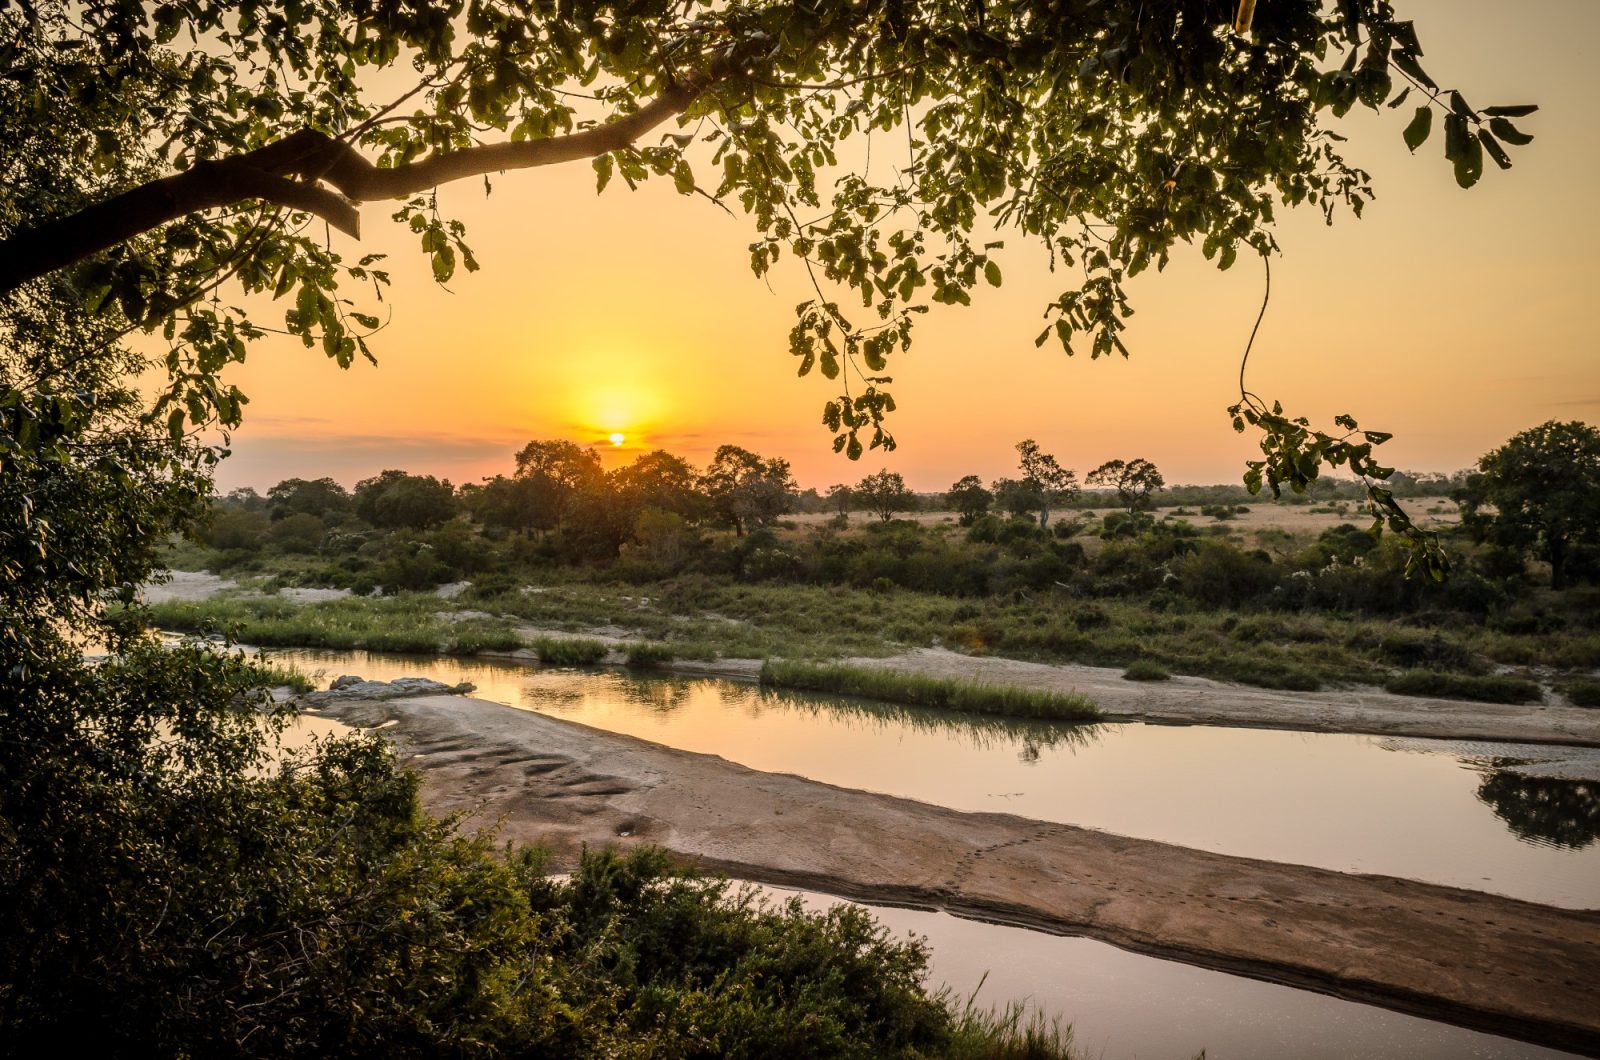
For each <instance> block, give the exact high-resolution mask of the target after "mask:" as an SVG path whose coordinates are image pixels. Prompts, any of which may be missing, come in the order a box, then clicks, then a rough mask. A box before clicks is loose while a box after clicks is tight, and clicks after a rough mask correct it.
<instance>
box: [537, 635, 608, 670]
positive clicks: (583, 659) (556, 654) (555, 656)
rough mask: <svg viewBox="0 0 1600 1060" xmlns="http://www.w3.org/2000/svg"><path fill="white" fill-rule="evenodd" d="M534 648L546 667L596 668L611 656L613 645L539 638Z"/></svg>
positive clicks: (588, 641) (592, 641)
mask: <svg viewBox="0 0 1600 1060" xmlns="http://www.w3.org/2000/svg"><path fill="white" fill-rule="evenodd" d="M532 648H533V650H534V651H536V652H538V653H539V661H540V662H542V663H544V664H545V665H546V666H594V665H596V664H597V663H599V662H601V661H602V660H603V659H605V657H606V656H607V655H610V654H611V645H609V644H607V643H606V642H605V641H600V640H565V639H557V638H555V637H538V638H536V639H535V640H534V641H533V644H532Z"/></svg>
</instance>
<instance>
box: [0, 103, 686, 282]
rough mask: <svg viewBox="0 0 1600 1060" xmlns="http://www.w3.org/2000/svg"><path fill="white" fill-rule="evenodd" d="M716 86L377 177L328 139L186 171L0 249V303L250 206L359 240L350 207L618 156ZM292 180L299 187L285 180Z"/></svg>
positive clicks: (272, 147)
mask: <svg viewBox="0 0 1600 1060" xmlns="http://www.w3.org/2000/svg"><path fill="white" fill-rule="evenodd" d="M714 80H715V77H714V76H713V75H701V76H698V77H693V78H689V79H686V80H684V81H681V82H679V83H677V84H675V85H672V86H670V87H668V88H667V89H665V90H664V91H663V92H662V93H661V94H660V95H659V96H657V97H656V98H655V99H653V100H651V101H650V102H649V103H647V104H646V105H645V106H643V107H641V108H639V109H638V110H637V111H634V112H633V113H632V114H627V115H624V116H622V117H620V118H616V119H614V120H613V121H610V122H607V123H605V124H603V125H599V126H596V127H594V128H592V129H584V130H582V131H580V132H575V133H571V134H568V135H566V136H554V137H550V138H548V139H544V140H529V141H523V142H521V143H497V144H483V145H480V146H477V147H468V148H462V149H461V150H457V151H445V152H441V153H439V154H434V155H430V156H428V157H427V158H422V159H418V160H417V161H415V162H409V163H406V164H405V165H400V166H395V167H393V168H391V169H380V168H378V167H377V166H375V165H373V164H372V162H370V161H368V160H367V159H366V158H363V157H362V156H361V155H360V154H359V153H358V152H357V151H356V150H355V148H353V147H352V146H350V145H349V144H347V143H345V142H343V141H341V140H337V139H335V138H333V137H331V136H328V135H327V134H326V133H321V132H317V131H316V130H314V129H302V130H300V131H299V132H295V133H291V134H290V135H288V136H286V137H284V138H283V139H281V140H277V141H274V142H273V143H270V144H267V145H266V146H265V147H260V148H257V149H256V150H254V151H250V152H247V153H245V154H242V155H237V156H235V157H233V158H227V159H221V160H217V161H210V162H200V163H197V164H196V165H195V166H194V167H193V168H191V169H189V170H187V171H186V172H183V173H178V174H174V175H173V176H170V177H162V178H161V179H159V180H154V181H151V182H150V183H148V184H143V185H140V186H139V187H137V188H133V189H132V190H130V191H126V192H123V193H122V194H121V195H118V196H115V197H114V198H111V199H108V200H106V201H105V202H101V203H96V204H95V205H93V206H89V207H86V208H84V209H83V210H80V211H78V212H77V213H75V214H72V215H71V216H68V217H63V218H60V219H57V220H54V221H50V222H48V223H46V224H44V225H41V226H40V227H38V228H33V229H30V230H27V231H22V232H18V233H16V234H14V235H12V236H11V237H10V238H8V239H5V240H0V294H5V293H7V292H10V291H13V290H15V289H16V288H17V287H19V286H21V285H22V284H24V283H27V282H28V281H29V280H33V279H37V278H38V277H40V276H43V275H45V274H46V273H49V272H52V271H54V270H56V269H59V268H62V267H63V266H66V265H70V264H72V263H73V262H75V261H80V260H82V259H83V258H86V257H88V256H90V255H91V254H96V253H99V252H100V251H104V250H109V249H110V248H111V247H114V246H117V245H118V244H120V243H123V242H125V241H127V240H129V239H131V238H133V237H135V236H137V235H140V234H142V233H144V232H149V231H152V230H153V229H156V228H159V227H160V226H162V225H164V224H167V223H169V222H172V221H176V220H177V219H178V218H180V217H184V216H186V215H188V214H191V213H197V212H199V211H201V210H210V209H216V208H218V207H222V206H229V205H232V204H234V203H238V202H241V201H244V200H248V199H260V200H263V201H266V202H271V203H275V204H277V205H279V206H285V207H288V208H289V209H292V210H300V211H304V212H306V213H310V214H314V215H315V216H317V217H320V218H322V219H323V220H325V221H327V222H328V223H329V224H331V225H332V226H333V227H334V228H337V229H338V230H339V231H341V232H344V233H346V234H348V235H350V236H352V237H355V238H360V234H361V217H360V213H359V212H358V210H357V209H356V206H357V204H358V203H361V202H368V201H375V200H383V199H403V198H406V197H407V196H410V195H415V194H416V193H417V192H420V191H425V190H426V189H428V188H433V187H437V186H438V185H440V184H447V183H449V182H451V181H456V180H462V179H464V178H468V177H477V176H483V175H485V174H488V173H497V172H504V171H506V170H510V169H531V168H533V167H535V166H548V165H555V164H557V163H560V162H570V161H574V160H576V159H580V158H593V157H596V156H598V155H602V154H605V153H607V152H609V151H616V150H619V149H621V148H624V147H627V146H628V145H629V144H631V143H633V142H634V141H635V140H637V139H638V138H639V137H641V136H643V135H644V134H645V133H647V132H649V131H650V130H651V129H653V128H655V127H656V126H658V125H660V124H661V123H662V122H664V121H666V120H667V119H669V118H671V117H673V116H675V115H677V114H681V113H682V112H683V111H684V110H685V109H686V108H687V107H688V106H689V105H690V104H691V103H692V102H694V100H695V99H696V98H697V97H698V96H699V95H700V94H701V93H702V92H703V91H705V89H706V88H707V87H708V86H709V85H710V84H711V83H712V82H713V81H714ZM296 177H297V178H300V179H291V178H296ZM324 183H325V184H327V185H329V186H328V187H324V186H322V185H323V184H324Z"/></svg>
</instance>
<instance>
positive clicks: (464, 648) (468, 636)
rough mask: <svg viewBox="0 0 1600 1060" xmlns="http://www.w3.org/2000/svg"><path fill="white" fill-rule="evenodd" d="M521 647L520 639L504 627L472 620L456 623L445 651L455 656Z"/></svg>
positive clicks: (512, 649) (514, 649)
mask: <svg viewBox="0 0 1600 1060" xmlns="http://www.w3.org/2000/svg"><path fill="white" fill-rule="evenodd" d="M521 647H522V638H521V637H519V636H517V634H516V632H515V631H514V630H511V629H508V628H507V627H505V626H504V625H500V624H496V623H493V622H485V621H483V620H481V619H474V620H472V621H470V622H461V623H458V624H457V625H456V627H455V629H454V630H453V631H452V633H451V637H450V644H449V647H448V648H447V649H446V650H447V651H449V652H451V653H453V654H456V655H472V654H474V653H476V652H480V651H499V652H507V651H516V650H517V649H518V648H521Z"/></svg>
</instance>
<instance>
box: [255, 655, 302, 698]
mask: <svg viewBox="0 0 1600 1060" xmlns="http://www.w3.org/2000/svg"><path fill="white" fill-rule="evenodd" d="M250 665H251V668H252V669H254V670H255V671H256V672H257V673H259V674H260V675H261V680H262V683H263V684H265V686H266V687H268V688H283V687H287V688H288V689H289V691H291V692H293V693H295V694H296V695H300V696H303V695H305V694H306V693H307V692H311V691H314V690H315V689H316V687H317V686H316V684H315V683H313V682H312V680H311V678H310V677H309V676H308V675H307V674H306V673H305V672H304V671H303V670H301V669H300V668H299V667H298V666H294V665H293V664H290V663H275V662H271V661H270V660H252V661H251V664H250Z"/></svg>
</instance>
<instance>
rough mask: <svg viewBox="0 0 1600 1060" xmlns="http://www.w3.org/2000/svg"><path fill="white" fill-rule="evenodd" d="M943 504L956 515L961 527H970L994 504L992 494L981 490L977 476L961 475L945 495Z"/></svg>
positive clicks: (980, 480) (980, 481) (981, 484)
mask: <svg viewBox="0 0 1600 1060" xmlns="http://www.w3.org/2000/svg"><path fill="white" fill-rule="evenodd" d="M945 503H946V504H948V505H949V506H950V510H951V511H953V512H955V513H956V515H957V516H958V519H957V521H958V522H959V523H960V524H961V525H962V526H971V525H972V524H973V523H974V522H976V521H977V519H978V517H979V516H980V515H983V514H984V513H986V512H987V511H988V510H989V505H991V504H993V503H994V494H992V493H990V492H989V491H988V490H986V489H984V488H983V480H982V479H981V478H979V477H978V476H977V475H963V476H962V477H961V478H958V479H956V481H955V482H954V483H953V484H952V485H951V487H950V492H949V493H947V494H945Z"/></svg>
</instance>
